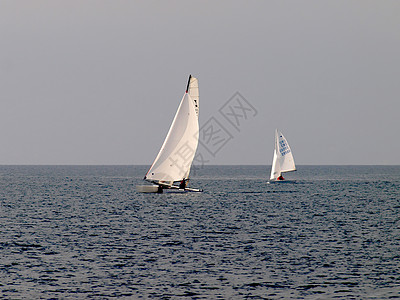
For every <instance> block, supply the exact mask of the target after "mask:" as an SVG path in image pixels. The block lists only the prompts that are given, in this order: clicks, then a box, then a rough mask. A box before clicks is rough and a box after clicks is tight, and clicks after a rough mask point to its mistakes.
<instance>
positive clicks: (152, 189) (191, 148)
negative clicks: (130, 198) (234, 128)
mask: <svg viewBox="0 0 400 300" xmlns="http://www.w3.org/2000/svg"><path fill="white" fill-rule="evenodd" d="M198 140H199V85H198V80H197V78H195V77H192V76H189V81H188V84H187V88H186V92H185V94H184V95H183V98H182V100H181V103H180V104H179V107H178V110H177V112H176V114H175V117H174V120H173V121H172V124H171V127H170V129H169V131H168V134H167V137H166V138H165V140H164V143H163V145H162V146H161V149H160V152H159V153H158V155H157V157H156V159H155V160H154V162H153V164H152V165H151V167H150V169H149V171H148V172H147V174H146V176H145V177H144V180H146V181H149V182H151V183H153V185H140V186H137V191H139V192H144V193H162V192H163V190H164V189H170V190H171V189H172V190H180V191H193V192H198V191H200V190H198V189H192V188H188V187H187V183H188V181H189V173H190V167H191V165H192V162H193V159H194V155H195V153H196V149H197V144H198Z"/></svg>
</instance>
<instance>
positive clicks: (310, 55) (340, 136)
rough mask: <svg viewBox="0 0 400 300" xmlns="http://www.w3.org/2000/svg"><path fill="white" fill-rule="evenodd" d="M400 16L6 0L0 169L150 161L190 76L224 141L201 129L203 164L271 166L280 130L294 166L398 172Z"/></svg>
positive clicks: (396, 10)
mask: <svg viewBox="0 0 400 300" xmlns="http://www.w3.org/2000/svg"><path fill="white" fill-rule="evenodd" d="M399 16H400V1H397V0H393V1H390V0H385V1H378V0H376V1H371V0H357V1H355V0H345V1H342V0H337V1H319V0H315V1H308V0H304V1H286V0H283V1H268V0H266V1H232V0H222V1H147V0H146V1H125V0H113V1H103V0H86V1H74V0H73V1H71V0H58V1H54V0H48V1H42V0H36V1H29V0H26V1H14V0H2V1H0V43H1V47H0V164H33V165H35V164H49V165H53V164H73V165H75V164H83V165H92V164H95V165H110V164H111V165H112V164H122V165H138V164H139V165H151V163H152V162H153V160H154V158H155V156H156V155H157V153H158V151H159V149H160V147H161V144H162V143H163V141H164V138H165V136H166V134H167V131H168V129H169V126H170V124H171V122H172V119H173V117H174V114H175V112H176V109H177V107H178V105H179V102H180V100H181V98H182V96H183V94H184V91H185V88H186V83H187V78H188V76H189V74H192V75H193V76H195V77H197V78H198V79H199V86H200V128H201V130H205V128H206V126H209V125H210V124H214V125H215V126H217V125H218V126H220V128H219V129H220V131H219V132H220V134H221V133H223V134H224V135H223V136H221V135H220V136H219V138H220V139H223V142H221V143H219V144H218V146H215V144H210V143H209V142H210V139H209V138H210V137H208V140H207V137H206V136H204V135H203V136H202V135H201V131H200V135H201V139H200V142H201V143H200V145H199V148H198V153H199V154H200V155H201V157H202V159H201V162H200V163H201V164H203V163H204V164H244V165H245V164H256V165H257V164H259V165H270V164H271V162H272V154H273V147H274V131H275V128H279V130H281V131H282V133H283V134H284V135H285V136H286V138H287V140H288V142H289V144H290V146H291V148H292V152H293V154H294V158H295V161H296V163H297V164H298V165H301V164H303V165H306V164H311V165H321V164H336V165H341V164H345V165H348V164H350V165H357V164H367V165H371V164H372V165H374V164H388V165H393V164H394V165H399V164H400V134H399V131H400V117H399V112H400V104H399V103H400V101H399V100H400V97H399V95H400V84H399V83H400V55H399V54H400V34H399V33H400V17H399ZM239 104H240V105H242V107H244V108H242V110H241V111H235V109H236V108H237V107H238V105H239ZM240 105H239V106H240ZM235 107H236V108H235ZM229 109H233V111H234V112H235V113H236V114H237V116H236V119H232V116H233V115H232V114H231V115H229V114H228V113H227V112H228V111H229ZM231 112H232V110H231ZM233 117H234V116H233ZM232 121H233V122H232ZM215 126H214V128H217V127H215ZM222 144H223V145H222ZM221 145H222V146H221ZM220 146H221V147H220Z"/></svg>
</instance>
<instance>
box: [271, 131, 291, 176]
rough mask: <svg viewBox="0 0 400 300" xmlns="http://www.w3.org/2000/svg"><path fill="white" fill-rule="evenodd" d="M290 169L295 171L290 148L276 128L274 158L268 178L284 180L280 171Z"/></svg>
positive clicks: (288, 170)
mask: <svg viewBox="0 0 400 300" xmlns="http://www.w3.org/2000/svg"><path fill="white" fill-rule="evenodd" d="M290 171H296V165H295V164H294V159H293V154H292V150H291V149H290V147H289V143H288V142H287V140H286V138H285V137H284V136H283V134H282V132H279V131H278V129H276V130H275V149H274V158H273V160H272V168H271V176H270V178H269V180H270V181H272V180H284V178H283V176H282V173H284V172H290Z"/></svg>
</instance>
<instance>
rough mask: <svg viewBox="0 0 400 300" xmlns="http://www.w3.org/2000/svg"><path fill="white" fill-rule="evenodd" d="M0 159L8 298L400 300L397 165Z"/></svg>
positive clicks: (0, 237) (0, 251)
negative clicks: (275, 166)
mask: <svg viewBox="0 0 400 300" xmlns="http://www.w3.org/2000/svg"><path fill="white" fill-rule="evenodd" d="M148 167H149V166H0V298H1V299H400V166H301V165H300V166H298V167H297V168H298V171H296V172H291V173H286V176H285V177H286V179H287V180H286V181H285V182H277V183H268V178H269V172H270V166H202V167H201V168H200V167H196V168H194V169H193V170H192V173H191V174H192V176H191V181H190V186H191V187H194V188H201V189H203V190H204V191H203V192H202V193H164V194H140V193H137V192H136V191H135V186H136V185H138V184H142V178H143V176H144V174H145V173H146V172H147V169H148Z"/></svg>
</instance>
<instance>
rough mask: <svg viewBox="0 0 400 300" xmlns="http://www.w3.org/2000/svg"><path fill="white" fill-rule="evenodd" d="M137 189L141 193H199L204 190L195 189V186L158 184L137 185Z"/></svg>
mask: <svg viewBox="0 0 400 300" xmlns="http://www.w3.org/2000/svg"><path fill="white" fill-rule="evenodd" d="M136 191H137V192H139V193H163V192H167V193H187V192H194V193H199V192H202V191H203V190H201V189H193V188H185V189H181V188H179V187H178V186H174V185H173V186H169V187H162V188H161V189H160V187H159V186H158V185H137V186H136Z"/></svg>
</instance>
